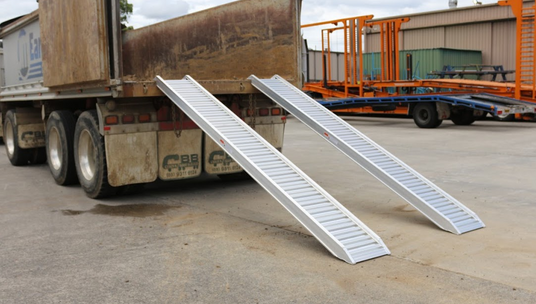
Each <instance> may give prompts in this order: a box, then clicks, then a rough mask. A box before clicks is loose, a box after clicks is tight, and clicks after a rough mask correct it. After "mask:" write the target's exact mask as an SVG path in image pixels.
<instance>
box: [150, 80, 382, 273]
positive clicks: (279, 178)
mask: <svg viewBox="0 0 536 304" xmlns="http://www.w3.org/2000/svg"><path fill="white" fill-rule="evenodd" d="M156 83H157V86H158V88H160V89H161V90H162V91H163V92H164V93H165V94H166V95H167V96H168V97H169V98H170V99H171V100H172V101H173V103H175V104H176V105H177V106H178V107H179V108H180V109H181V110H182V111H183V112H184V113H185V114H186V115H188V117H190V118H191V119H192V120H193V121H194V122H195V123H196V124H197V125H198V126H199V127H200V128H201V129H202V130H203V131H204V132H205V133H206V134H207V135H208V136H210V137H211V138H212V139H213V140H214V141H215V142H216V143H217V144H218V145H219V146H220V147H221V148H222V149H223V150H224V151H225V152H226V153H227V154H228V155H229V156H231V157H232V158H233V159H234V160H235V161H236V162H237V163H238V164H239V165H240V166H241V167H242V168H243V169H244V170H245V171H246V172H247V173H249V175H251V176H252V177H253V179H255V180H256V181H257V182H258V183H259V184H260V185H261V186H262V187H263V188H264V189H266V190H267V191H268V193H270V194H271V195H272V196H273V197H274V198H275V199H277V200H278V201H279V202H280V203H281V204H282V205H283V206H284V207H285V208H286V209H287V210H288V211H289V212H290V213H291V214H292V215H293V216H294V217H296V219H298V221H299V222H300V223H301V224H302V225H303V226H304V227H306V228H307V229H308V230H309V231H310V232H311V233H312V234H313V235H314V236H315V237H316V238H317V239H318V240H319V241H320V242H321V243H322V244H323V245H324V246H325V247H326V248H327V249H328V250H329V251H330V252H331V253H332V254H333V255H335V256H336V257H338V258H340V259H342V260H344V261H346V262H348V263H357V262H361V261H364V260H368V259H373V258H376V257H379V256H383V255H386V254H389V253H390V252H389V250H388V249H387V248H386V247H385V245H384V244H383V242H382V240H381V239H380V238H379V237H378V236H377V235H376V234H375V233H374V232H372V231H371V230H370V229H369V228H368V227H367V226H365V224H363V223H362V222H361V221H359V220H358V219H357V218H356V217H355V216H354V215H353V214H352V213H350V212H349V211H348V210H347V209H346V208H344V206H342V205H341V204H340V203H339V202H338V201H336V200H335V199H334V198H333V197H331V196H330V195H329V194H328V193H327V192H326V191H325V190H324V189H322V188H321V187H320V186H319V185H318V184H316V183H315V182H314V181H313V180H311V179H310V178H309V177H308V176H307V175H305V173H303V172H302V171H301V170H299V169H298V168H297V167H296V166H295V165H294V164H292V163H291V162H290V161H289V160H288V159H287V158H285V157H284V156H283V155H282V154H281V153H280V152H279V151H278V150H277V149H275V148H274V147H273V146H272V145H270V144H269V143H268V142H267V141H266V140H264V138H262V137H261V136H260V135H259V134H258V133H256V132H255V130H253V129H251V128H250V127H249V126H248V125H247V124H246V123H245V122H244V121H242V120H241V119H240V118H239V117H237V116H236V115H235V114H234V113H233V112H231V111H230V110H229V109H228V108H227V107H225V105H223V104H222V103H221V102H220V101H218V100H217V99H216V98H215V97H214V96H212V95H211V94H210V93H209V92H208V91H206V90H205V89H204V88H203V87H202V86H201V85H199V84H198V83H197V82H196V81H195V80H194V79H193V78H191V77H189V76H186V77H185V78H184V79H182V80H167V81H166V80H164V79H162V78H161V77H157V78H156ZM337 227H343V228H344V229H345V232H346V233H345V234H344V236H345V238H344V239H339V238H338V237H337V236H336V235H335V234H334V233H332V232H331V230H333V229H337ZM352 235H353V236H352ZM343 240H344V243H347V244H350V246H351V247H347V246H346V245H344V243H343V242H342V241H343ZM371 246H372V247H374V248H375V249H374V250H371ZM350 251H351V252H350Z"/></svg>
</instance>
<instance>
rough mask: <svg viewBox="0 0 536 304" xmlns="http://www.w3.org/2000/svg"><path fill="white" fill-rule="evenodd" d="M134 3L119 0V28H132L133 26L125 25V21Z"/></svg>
mask: <svg viewBox="0 0 536 304" xmlns="http://www.w3.org/2000/svg"><path fill="white" fill-rule="evenodd" d="M133 8H134V5H132V4H130V3H128V0H119V10H120V12H121V28H122V29H123V30H124V31H126V30H132V29H134V27H132V26H126V25H125V22H127V21H128V17H130V15H132V11H133Z"/></svg>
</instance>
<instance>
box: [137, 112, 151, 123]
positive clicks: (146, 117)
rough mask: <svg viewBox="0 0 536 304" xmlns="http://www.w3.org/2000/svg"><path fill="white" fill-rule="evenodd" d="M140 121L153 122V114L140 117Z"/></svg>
mask: <svg viewBox="0 0 536 304" xmlns="http://www.w3.org/2000/svg"><path fill="white" fill-rule="evenodd" d="M138 121H139V122H151V114H148V113H146V114H140V116H138Z"/></svg>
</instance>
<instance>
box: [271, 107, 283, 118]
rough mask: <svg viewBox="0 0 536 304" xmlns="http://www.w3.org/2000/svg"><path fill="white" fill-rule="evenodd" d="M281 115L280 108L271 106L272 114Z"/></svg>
mask: <svg viewBox="0 0 536 304" xmlns="http://www.w3.org/2000/svg"><path fill="white" fill-rule="evenodd" d="M279 115H281V109H280V108H272V116H279Z"/></svg>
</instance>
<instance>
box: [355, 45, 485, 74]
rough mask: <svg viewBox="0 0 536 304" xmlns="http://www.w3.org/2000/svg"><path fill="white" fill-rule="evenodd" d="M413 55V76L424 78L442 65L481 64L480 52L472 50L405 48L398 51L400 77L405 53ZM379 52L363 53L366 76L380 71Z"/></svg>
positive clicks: (404, 65) (404, 66)
mask: <svg viewBox="0 0 536 304" xmlns="http://www.w3.org/2000/svg"><path fill="white" fill-rule="evenodd" d="M407 54H412V56H413V76H414V77H417V78H420V79H425V78H426V76H427V74H428V73H429V72H431V71H441V70H442V69H443V66H445V65H451V66H462V65H470V64H482V52H481V51H472V50H455V49H447V48H437V49H422V50H406V51H400V79H403V80H405V79H407V77H406V55H407ZM380 60H381V57H380V53H366V54H363V65H364V68H365V70H364V72H365V75H367V77H370V75H372V73H374V75H377V74H379V73H380V71H381V65H380ZM465 78H467V79H476V76H466V77H465Z"/></svg>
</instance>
